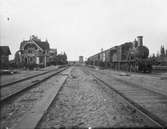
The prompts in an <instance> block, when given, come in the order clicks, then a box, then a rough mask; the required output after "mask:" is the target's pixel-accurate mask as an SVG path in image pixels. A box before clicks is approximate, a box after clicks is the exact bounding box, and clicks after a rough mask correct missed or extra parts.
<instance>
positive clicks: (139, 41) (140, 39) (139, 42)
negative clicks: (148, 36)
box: [137, 36, 143, 46]
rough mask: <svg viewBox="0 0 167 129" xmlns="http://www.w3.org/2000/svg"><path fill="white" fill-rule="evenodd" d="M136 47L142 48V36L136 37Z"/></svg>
mask: <svg viewBox="0 0 167 129" xmlns="http://www.w3.org/2000/svg"><path fill="white" fill-rule="evenodd" d="M137 42H138V46H143V36H137Z"/></svg>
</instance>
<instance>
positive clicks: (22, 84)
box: [0, 67, 67, 104]
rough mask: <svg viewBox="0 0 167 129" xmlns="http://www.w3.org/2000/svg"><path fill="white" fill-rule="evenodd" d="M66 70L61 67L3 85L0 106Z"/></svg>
mask: <svg viewBox="0 0 167 129" xmlns="http://www.w3.org/2000/svg"><path fill="white" fill-rule="evenodd" d="M66 69H67V67H63V68H60V69H56V70H52V71H47V72H44V73H41V74H37V75H34V76H30V77H27V78H24V79H20V80H17V81H14V82H12V83H9V84H8V85H7V84H5V85H3V86H2V87H1V89H0V90H1V98H0V104H3V103H6V102H7V101H9V100H11V99H12V98H14V97H16V96H17V95H18V94H21V93H23V92H25V91H26V90H28V89H30V88H32V87H34V86H36V85H38V84H40V83H42V82H44V81H46V80H47V79H49V78H51V77H53V76H55V75H56V74H58V73H60V72H62V71H64V70H66Z"/></svg>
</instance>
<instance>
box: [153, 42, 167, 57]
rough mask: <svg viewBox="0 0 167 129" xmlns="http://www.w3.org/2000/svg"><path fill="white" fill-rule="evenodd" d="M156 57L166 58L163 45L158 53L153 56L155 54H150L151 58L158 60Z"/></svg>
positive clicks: (166, 52)
mask: <svg viewBox="0 0 167 129" xmlns="http://www.w3.org/2000/svg"><path fill="white" fill-rule="evenodd" d="M158 57H167V49H165V47H164V46H163V45H161V47H160V51H158V52H157V53H156V55H155V53H153V54H152V56H151V58H158Z"/></svg>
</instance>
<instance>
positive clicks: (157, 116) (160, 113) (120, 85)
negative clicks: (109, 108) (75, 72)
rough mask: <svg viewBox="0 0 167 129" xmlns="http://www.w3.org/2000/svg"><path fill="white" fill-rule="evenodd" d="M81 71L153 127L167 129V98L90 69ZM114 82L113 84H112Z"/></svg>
mask: <svg viewBox="0 0 167 129" xmlns="http://www.w3.org/2000/svg"><path fill="white" fill-rule="evenodd" d="M83 70H84V71H85V72H86V73H87V74H91V75H92V76H93V77H95V78H96V79H97V80H98V81H99V82H101V83H103V84H104V85H105V86H107V87H109V88H110V89H112V90H113V91H115V92H116V93H117V94H119V95H120V96H121V97H122V98H123V99H124V100H126V102H127V103H129V104H130V105H131V106H132V107H133V108H134V109H135V110H136V111H137V112H139V114H142V116H144V117H145V118H147V120H148V121H150V122H152V123H153V125H154V127H158V128H167V113H166V112H167V96H165V95H162V94H160V93H156V92H154V91H151V90H148V89H144V88H141V87H137V86H134V85H133V84H130V83H125V82H124V81H121V80H119V79H116V78H113V77H112V78H111V76H108V75H107V76H108V77H107V76H106V75H104V74H103V75H102V74H101V73H99V72H97V71H95V70H92V69H89V71H88V70H86V69H83ZM115 79H116V80H115ZM114 80H115V82H113V81H114ZM129 84H130V85H129Z"/></svg>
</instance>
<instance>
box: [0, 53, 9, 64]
mask: <svg viewBox="0 0 167 129" xmlns="http://www.w3.org/2000/svg"><path fill="white" fill-rule="evenodd" d="M0 64H1V65H8V64H9V56H6V55H1V57H0Z"/></svg>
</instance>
